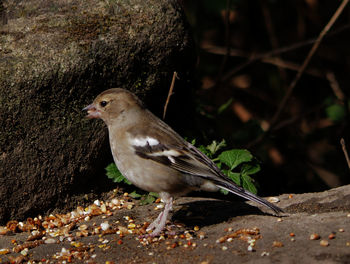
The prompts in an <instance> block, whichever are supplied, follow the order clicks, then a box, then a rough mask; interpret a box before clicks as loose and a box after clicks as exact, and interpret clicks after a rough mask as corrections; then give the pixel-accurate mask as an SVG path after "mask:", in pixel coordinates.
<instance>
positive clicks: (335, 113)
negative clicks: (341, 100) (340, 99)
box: [326, 104, 346, 122]
mask: <svg viewBox="0 0 350 264" xmlns="http://www.w3.org/2000/svg"><path fill="white" fill-rule="evenodd" d="M326 114H327V116H328V118H329V119H331V120H332V121H335V122H338V121H342V120H344V118H345V115H346V114H345V108H344V106H343V105H340V104H333V105H330V106H328V107H327V108H326Z"/></svg>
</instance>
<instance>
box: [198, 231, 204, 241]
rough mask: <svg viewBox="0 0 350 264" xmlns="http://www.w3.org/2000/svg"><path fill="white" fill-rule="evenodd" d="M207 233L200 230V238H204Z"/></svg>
mask: <svg viewBox="0 0 350 264" xmlns="http://www.w3.org/2000/svg"><path fill="white" fill-rule="evenodd" d="M204 238H205V233H204V232H203V231H201V232H199V239H204Z"/></svg>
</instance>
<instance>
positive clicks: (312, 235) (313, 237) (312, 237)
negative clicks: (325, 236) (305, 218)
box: [310, 233, 320, 240]
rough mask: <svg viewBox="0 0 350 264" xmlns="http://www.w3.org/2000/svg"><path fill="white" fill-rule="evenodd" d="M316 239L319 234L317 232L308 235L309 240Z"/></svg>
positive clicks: (318, 237)
mask: <svg viewBox="0 0 350 264" xmlns="http://www.w3.org/2000/svg"><path fill="white" fill-rule="evenodd" d="M318 239H320V235H319V234H316V233H314V234H311V235H310V240H318Z"/></svg>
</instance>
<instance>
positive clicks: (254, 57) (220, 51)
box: [201, 25, 350, 89]
mask: <svg viewBox="0 0 350 264" xmlns="http://www.w3.org/2000/svg"><path fill="white" fill-rule="evenodd" d="M349 28H350V25H345V26H343V27H340V28H339V29H337V30H334V31H333V32H331V33H329V34H328V35H327V36H328V37H330V36H334V35H336V34H339V33H341V32H343V31H344V30H347V29H349ZM327 36H326V37H327ZM316 40H317V38H312V39H309V40H306V41H302V42H298V43H294V44H292V45H290V46H286V47H282V48H279V49H275V50H272V51H269V52H266V53H262V54H251V53H248V52H244V51H242V50H238V49H232V48H231V49H230V56H233V57H242V58H247V59H248V60H247V61H246V62H243V63H242V64H240V65H238V66H237V67H235V68H234V69H233V70H231V71H229V72H228V73H226V74H225V75H224V76H223V77H222V80H221V82H226V81H228V80H229V79H231V77H232V76H233V75H235V74H236V73H237V72H239V71H241V70H242V69H244V68H246V67H248V66H249V65H251V64H253V63H255V62H257V61H263V62H266V63H271V61H270V60H271V59H270V57H273V56H276V55H278V54H283V53H286V52H289V51H294V50H296V49H299V48H303V47H305V46H308V45H311V44H314V43H315V42H316ZM201 49H203V50H204V51H206V52H209V53H212V54H217V55H225V54H226V49H225V48H223V47H218V46H213V45H202V46H201ZM272 60H273V59H272ZM271 64H274V63H271ZM290 64H292V63H290ZM292 70H294V69H292ZM307 72H308V73H309V71H307ZM319 75H321V73H320V74H319ZM317 76H318V74H317ZM214 86H215V85H214ZM214 86H213V87H214ZM213 87H209V88H208V89H211V88H213Z"/></svg>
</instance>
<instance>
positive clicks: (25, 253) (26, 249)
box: [21, 248, 29, 256]
mask: <svg viewBox="0 0 350 264" xmlns="http://www.w3.org/2000/svg"><path fill="white" fill-rule="evenodd" d="M28 251H29V249H28V248H25V249H23V250H22V251H21V255H23V256H27V255H28Z"/></svg>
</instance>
